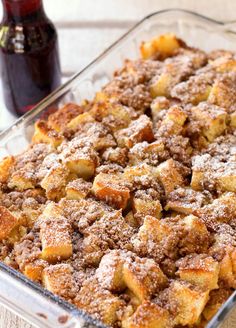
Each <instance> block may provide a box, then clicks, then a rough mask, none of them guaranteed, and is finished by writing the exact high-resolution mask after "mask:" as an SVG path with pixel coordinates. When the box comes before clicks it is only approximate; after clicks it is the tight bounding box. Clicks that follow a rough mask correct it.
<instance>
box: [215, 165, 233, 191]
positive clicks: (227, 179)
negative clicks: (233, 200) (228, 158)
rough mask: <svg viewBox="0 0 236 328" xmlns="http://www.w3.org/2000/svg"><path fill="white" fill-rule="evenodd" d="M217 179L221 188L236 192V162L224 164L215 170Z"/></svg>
mask: <svg viewBox="0 0 236 328" xmlns="http://www.w3.org/2000/svg"><path fill="white" fill-rule="evenodd" d="M215 179H216V181H217V185H218V188H219V189H220V190H222V191H232V192H236V162H228V163H224V164H222V168H221V169H220V170H217V171H216V172H215Z"/></svg>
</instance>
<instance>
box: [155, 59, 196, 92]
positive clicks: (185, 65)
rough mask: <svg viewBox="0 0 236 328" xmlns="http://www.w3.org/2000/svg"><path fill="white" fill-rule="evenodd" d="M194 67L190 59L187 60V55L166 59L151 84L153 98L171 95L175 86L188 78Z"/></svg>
mask: <svg viewBox="0 0 236 328" xmlns="http://www.w3.org/2000/svg"><path fill="white" fill-rule="evenodd" d="M192 71H193V69H192V66H191V64H190V60H189V58H188V60H186V57H185V56H181V55H180V56H175V57H172V58H169V59H167V60H166V61H165V63H164V67H163V69H162V70H161V73H159V72H158V74H157V76H155V77H154V78H153V80H152V81H153V82H152V83H151V86H150V93H151V96H152V97H153V98H155V97H158V96H159V97H160V96H165V97H170V93H171V90H172V89H173V87H174V86H175V85H176V84H178V83H179V82H181V81H182V80H183V79H186V78H187V77H188V76H189V75H190V74H191V73H192Z"/></svg>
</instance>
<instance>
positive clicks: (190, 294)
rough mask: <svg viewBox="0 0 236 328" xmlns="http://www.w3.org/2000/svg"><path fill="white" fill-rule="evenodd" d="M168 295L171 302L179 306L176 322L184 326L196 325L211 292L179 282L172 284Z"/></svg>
mask: <svg viewBox="0 0 236 328" xmlns="http://www.w3.org/2000/svg"><path fill="white" fill-rule="evenodd" d="M168 295H169V302H171V300H172V301H174V302H175V304H176V306H177V315H176V317H175V319H174V322H175V324H176V325H178V324H179V325H183V326H185V325H194V324H196V323H197V322H198V320H199V318H200V315H201V313H202V311H203V310H204V307H205V305H206V303H207V302H208V300H209V291H201V290H200V289H194V288H193V286H191V285H188V284H185V283H183V282H180V281H178V280H175V281H173V282H172V283H171V285H170V287H169V293H168Z"/></svg>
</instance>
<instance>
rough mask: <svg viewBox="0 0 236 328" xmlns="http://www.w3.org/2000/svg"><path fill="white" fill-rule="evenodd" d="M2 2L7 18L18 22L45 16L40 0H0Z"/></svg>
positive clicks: (5, 17)
mask: <svg viewBox="0 0 236 328" xmlns="http://www.w3.org/2000/svg"><path fill="white" fill-rule="evenodd" d="M2 3H3V9H4V19H7V20H11V21H16V22H20V21H24V20H27V19H28V18H32V17H34V19H37V17H38V18H39V17H40V18H42V16H45V12H44V8H43V3H42V0H2Z"/></svg>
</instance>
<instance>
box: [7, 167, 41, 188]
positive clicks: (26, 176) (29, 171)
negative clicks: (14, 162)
mask: <svg viewBox="0 0 236 328" xmlns="http://www.w3.org/2000/svg"><path fill="white" fill-rule="evenodd" d="M35 186H36V176H35V167H34V164H31V163H27V164H26V165H25V166H24V167H23V168H22V169H20V170H16V171H14V172H13V173H12V175H11V176H10V177H9V181H8V187H9V188H11V189H16V190H18V191H23V190H27V189H34V188H35Z"/></svg>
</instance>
